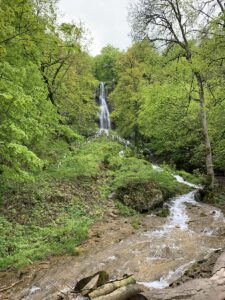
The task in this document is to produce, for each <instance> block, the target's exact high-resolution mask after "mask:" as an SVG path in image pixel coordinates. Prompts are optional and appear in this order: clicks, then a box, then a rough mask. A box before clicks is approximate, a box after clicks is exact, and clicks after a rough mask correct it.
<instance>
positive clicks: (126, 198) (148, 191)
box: [115, 182, 163, 212]
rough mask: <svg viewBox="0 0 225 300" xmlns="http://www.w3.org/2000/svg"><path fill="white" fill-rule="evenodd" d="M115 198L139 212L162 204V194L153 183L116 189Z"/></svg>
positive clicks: (133, 184)
mask: <svg viewBox="0 0 225 300" xmlns="http://www.w3.org/2000/svg"><path fill="white" fill-rule="evenodd" d="M115 198H116V199H117V200H119V201H121V202H122V203H123V204H125V205H127V206H130V207H132V208H133V209H135V210H137V211H139V212H147V211H149V210H151V209H154V208H156V207H158V206H160V205H162V204H163V194H162V192H161V190H160V189H159V188H158V187H157V186H156V184H155V183H153V182H144V183H143V182H141V183H140V182H138V183H128V184H127V185H125V186H122V187H119V188H118V189H117V191H116V192H115Z"/></svg>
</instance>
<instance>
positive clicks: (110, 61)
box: [94, 45, 121, 91]
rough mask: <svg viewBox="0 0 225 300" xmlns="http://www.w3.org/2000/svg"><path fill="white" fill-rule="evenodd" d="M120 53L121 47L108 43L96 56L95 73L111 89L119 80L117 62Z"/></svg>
mask: <svg viewBox="0 0 225 300" xmlns="http://www.w3.org/2000/svg"><path fill="white" fill-rule="evenodd" d="M120 55H121V52H120V51H119V49H117V48H114V47H113V46H111V45H108V46H106V47H104V48H103V49H102V50H101V53H100V54H99V55H97V56H96V57H95V58H94V75H95V77H96V78H97V79H98V80H99V81H103V82H105V83H106V84H107V85H108V88H109V90H110V91H111V90H112V89H113V88H114V87H115V85H116V83H117V81H118V71H117V68H116V63H117V61H118V59H119V57H120Z"/></svg>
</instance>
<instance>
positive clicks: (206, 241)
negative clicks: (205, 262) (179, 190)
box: [0, 193, 225, 300]
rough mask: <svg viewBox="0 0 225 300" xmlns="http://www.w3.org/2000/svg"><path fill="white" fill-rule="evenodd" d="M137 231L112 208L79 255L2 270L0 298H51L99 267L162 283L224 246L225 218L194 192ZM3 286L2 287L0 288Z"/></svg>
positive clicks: (113, 274)
mask: <svg viewBox="0 0 225 300" xmlns="http://www.w3.org/2000/svg"><path fill="white" fill-rule="evenodd" d="M141 224H142V226H141V228H140V229H139V230H134V229H133V228H132V226H131V225H130V220H129V219H126V218H122V217H120V216H118V215H116V214H115V211H112V212H109V215H108V216H107V217H106V218H105V220H104V221H101V222H99V223H97V224H95V225H94V226H93V228H92V231H91V232H90V236H89V239H88V240H87V241H86V242H85V243H84V244H83V245H81V246H80V256H78V257H69V256H66V257H58V258H53V259H51V260H50V261H47V262H42V263H39V264H36V265H33V266H32V267H30V268H29V269H26V270H23V271H20V272H19V273H18V272H17V273H7V274H6V273H5V274H4V273H0V276H1V282H3V284H2V285H3V288H4V287H9V286H10V285H13V284H15V283H16V285H15V286H13V287H12V288H11V289H8V290H7V291H4V292H3V293H2V294H0V295H2V298H1V297H0V299H13V300H14V299H15V300H16V299H29V300H36V299H41V300H43V299H53V298H52V296H51V295H53V294H55V293H57V292H58V291H59V290H62V289H65V288H68V287H72V286H73V285H74V283H75V282H76V280H78V279H80V278H82V277H84V276H88V275H90V274H93V273H95V272H97V271H99V270H105V271H107V272H108V273H109V274H110V276H111V278H116V277H121V276H123V275H124V274H131V273H132V274H135V277H136V279H137V281H139V282H142V283H144V284H145V285H146V286H148V287H150V288H164V287H167V286H168V285H169V284H170V283H172V282H173V281H175V280H176V279H177V278H179V277H180V276H181V275H182V274H183V273H184V271H185V270H186V269H187V268H189V267H190V266H191V265H192V264H193V263H194V262H195V261H196V260H198V259H199V258H203V257H204V256H206V255H209V253H210V252H213V251H215V249H218V248H222V247H223V246H224V245H225V222H224V216H223V214H222V213H220V211H218V210H217V209H215V208H214V207H212V206H209V205H207V204H200V203H197V202H196V201H195V200H194V193H189V194H187V195H184V196H181V197H178V198H176V199H174V200H172V201H171V203H170V216H169V217H168V218H167V219H166V218H160V217H157V216H154V215H149V216H145V217H142V220H141ZM0 290H1V289H0Z"/></svg>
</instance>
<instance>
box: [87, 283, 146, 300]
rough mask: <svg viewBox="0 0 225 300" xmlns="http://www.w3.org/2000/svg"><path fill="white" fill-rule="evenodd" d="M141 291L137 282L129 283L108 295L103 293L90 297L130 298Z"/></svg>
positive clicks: (106, 298)
mask: <svg viewBox="0 0 225 300" xmlns="http://www.w3.org/2000/svg"><path fill="white" fill-rule="evenodd" d="M140 292H141V289H140V287H139V286H138V285H137V284H129V285H126V286H123V287H120V288H118V289H116V290H114V291H113V292H112V293H110V294H108V295H103V296H100V297H97V298H90V299H94V300H128V299H129V298H130V297H133V296H135V295H137V294H139V293H140Z"/></svg>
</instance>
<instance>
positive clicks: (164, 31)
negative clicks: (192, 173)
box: [130, 0, 214, 188]
mask: <svg viewBox="0 0 225 300" xmlns="http://www.w3.org/2000/svg"><path fill="white" fill-rule="evenodd" d="M192 3H193V1H188V2H187V1H183V0H168V1H165V0H152V1H149V0H139V1H138V2H136V3H134V4H133V5H132V6H131V9H130V19H131V22H132V24H133V31H134V37H136V38H139V39H140V38H146V37H147V38H148V39H149V40H150V41H151V42H154V43H156V44H157V45H158V46H163V47H166V48H167V51H169V50H170V49H172V48H174V46H175V45H177V46H179V48H180V53H179V57H180V56H184V57H185V59H186V60H187V62H188V63H189V66H190V68H191V70H192V73H193V77H194V79H195V81H196V85H197V90H198V91H197V92H198V97H197V98H196V97H195V101H198V102H199V105H200V121H201V127H202V133H203V139H204V144H205V153H206V170H207V175H208V181H209V187H210V188H213V187H214V169H213V160H212V149H211V143H210V138H209V133H208V124H207V114H206V99H205V93H206V92H205V80H204V76H203V73H202V71H201V68H200V67H199V66H198V64H197V63H196V56H195V51H194V49H195V47H196V46H197V44H195V41H198V43H199V38H198V36H199V33H201V32H202V31H203V30H202V29H203V28H206V24H205V23H204V22H203V23H204V24H203V25H202V26H200V23H201V21H202V20H201V18H200V17H199V13H198V12H197V11H195V10H194V9H193V8H192ZM204 11H205V10H204ZM194 24H196V28H194ZM192 96H193V93H190V97H192Z"/></svg>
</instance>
